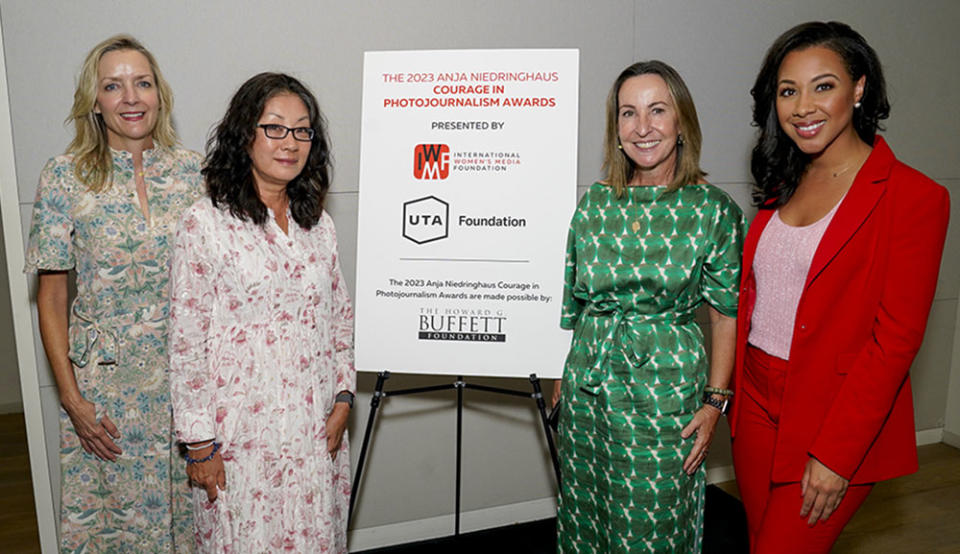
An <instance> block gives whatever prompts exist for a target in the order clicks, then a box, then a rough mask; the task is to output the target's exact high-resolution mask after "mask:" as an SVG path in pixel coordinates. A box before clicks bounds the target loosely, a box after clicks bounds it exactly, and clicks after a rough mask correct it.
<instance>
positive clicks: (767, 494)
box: [733, 346, 873, 554]
mask: <svg viewBox="0 0 960 554" xmlns="http://www.w3.org/2000/svg"><path fill="white" fill-rule="evenodd" d="M785 378H786V361H784V360H782V359H780V358H777V357H774V356H771V355H769V354H767V353H766V352H764V351H762V350H760V349H758V348H754V347H753V346H748V348H747V357H746V364H745V368H744V372H743V382H742V383H741V384H740V386H739V390H738V391H737V398H736V401H737V402H740V403H741V405H740V416H739V419H738V420H737V429H736V433H735V435H736V438H734V440H733V467H734V470H735V471H736V473H737V486H738V487H739V489H740V497H741V499H742V500H743V507H744V510H745V511H746V512H747V527H748V528H749V531H750V552H751V553H753V554H766V553H768V552H770V553H773V552H775V553H788V552H797V553H804V554H808V553H815V552H829V551H830V548H831V547H832V546H833V543H834V542H836V540H837V537H838V536H839V535H840V532H841V531H842V530H843V527H844V526H845V525H846V524H847V522H849V521H850V518H852V517H853V514H854V513H855V512H856V511H857V509H858V508H860V505H861V504H863V501H864V500H866V498H867V495H868V494H869V493H870V490H871V489H873V484H864V485H851V486H850V487H848V488H847V492H846V494H845V495H844V497H843V499H842V500H841V501H840V505H839V506H838V507H837V509H836V510H835V511H834V512H833V513H832V514H831V515H830V517H829V518H828V519H827V520H826V521H818V522H817V523H816V524H814V525H813V526H812V527H811V526H809V525H807V518H806V517H801V516H800V508H801V506H802V504H803V495H802V494H801V493H800V483H799V482H792V483H774V482H772V481H771V479H770V477H771V472H772V469H773V449H774V444H775V442H776V438H777V426H778V424H779V421H780V410H781V406H782V404H783V385H784V381H785ZM811 394H815V391H811Z"/></svg>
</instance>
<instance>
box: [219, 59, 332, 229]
mask: <svg viewBox="0 0 960 554" xmlns="http://www.w3.org/2000/svg"><path fill="white" fill-rule="evenodd" d="M278 94H295V95H297V96H298V97H299V98H300V100H302V101H303V103H304V105H305V106H306V107H307V112H308V113H309V115H310V127H312V128H313V132H314V137H313V141H312V142H311V144H310V154H309V156H308V157H307V162H306V165H304V167H303V171H301V172H300V174H299V175H297V176H296V177H295V178H294V179H293V180H292V181H290V182H289V183H288V184H287V197H288V198H289V201H290V213H291V215H292V216H293V220H294V221H296V222H297V224H298V225H299V226H300V227H302V228H304V229H310V228H311V227H313V226H314V225H316V223H317V221H319V219H320V215H321V214H322V212H323V200H324V198H325V197H326V194H327V190H328V189H329V188H330V172H331V166H330V165H331V159H330V141H329V139H328V138H327V132H326V122H325V121H324V118H323V114H322V113H320V108H319V106H318V105H317V100H316V98H314V97H313V94H312V93H311V92H310V90H309V89H308V88H307V87H306V86H304V84H303V83H301V82H300V81H298V80H297V79H295V78H293V77H291V76H289V75H285V74H283V73H260V74H258V75H254V76H253V77H251V78H250V79H248V80H247V82H245V83H243V85H241V86H240V88H239V89H238V90H237V92H236V94H234V95H233V99H231V100H230V106H229V107H228V108H227V113H226V114H225V115H224V116H223V119H222V120H221V121H220V123H219V124H217V126H216V128H215V129H214V131H213V133H212V134H211V135H210V138H209V139H208V140H207V155H206V158H205V159H204V162H203V169H202V170H201V173H202V174H203V177H204V179H205V180H206V183H207V192H208V193H209V194H210V200H211V201H212V202H213V205H214V206H217V207H226V208H227V209H229V210H230V213H231V214H232V215H233V216H234V217H236V218H238V219H241V220H244V221H246V220H247V219H250V220H251V221H253V222H254V223H257V224H258V225H263V224H264V223H265V222H266V221H267V207H266V206H265V205H264V204H263V202H262V201H261V200H260V197H259V196H258V195H257V188H256V186H255V184H254V181H253V171H252V169H251V160H250V155H249V153H248V149H249V148H250V145H251V144H252V143H253V139H254V138H255V133H256V132H257V121H259V119H260V116H261V114H262V113H263V108H264V105H265V104H266V103H267V101H268V100H270V99H271V98H273V97H274V96H277V95H278Z"/></svg>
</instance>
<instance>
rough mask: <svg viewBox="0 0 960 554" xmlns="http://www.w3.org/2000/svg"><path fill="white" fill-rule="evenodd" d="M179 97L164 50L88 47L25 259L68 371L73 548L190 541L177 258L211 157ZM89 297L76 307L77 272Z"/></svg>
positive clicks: (45, 328)
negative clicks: (191, 142) (171, 275)
mask: <svg viewBox="0 0 960 554" xmlns="http://www.w3.org/2000/svg"><path fill="white" fill-rule="evenodd" d="M172 107H173V97H172V94H171V92H170V88H169V86H168V85H167V83H166V82H165V81H164V79H163V76H162V75H161V74H160V70H159V68H158V67H157V64H156V61H155V60H154V58H153V56H152V55H151V54H150V52H148V51H147V50H146V49H145V48H144V47H143V46H142V45H141V44H140V43H139V42H137V41H136V40H135V39H133V38H132V37H129V36H125V35H118V36H114V37H111V38H109V39H107V40H105V41H103V42H101V43H100V44H98V45H97V46H96V47H94V49H93V50H92V51H91V52H90V53H89V54H88V55H87V58H86V61H85V62H84V64H83V67H82V69H81V72H80V76H79V79H78V85H77V90H76V93H75V95H74V105H73V110H72V113H71V117H70V120H72V122H73V124H74V126H75V128H76V136H75V137H74V139H73V142H72V143H71V144H70V146H69V147H68V148H67V152H66V154H64V155H62V156H57V157H55V158H53V159H51V160H50V161H49V162H48V163H47V165H46V167H44V169H43V171H42V173H41V175H40V184H39V187H38V189H37V196H36V201H35V203H34V209H33V223H32V226H31V228H30V244H29V247H28V250H27V255H26V270H27V271H36V272H38V273H39V285H38V289H37V311H38V313H39V319H40V334H41V337H42V339H43V345H44V348H45V350H46V353H47V358H48V360H49V362H50V367H51V369H52V370H53V374H54V377H55V378H56V381H57V387H58V389H59V394H60V402H61V405H62V408H63V409H62V410H61V412H60V430H61V432H60V445H61V451H60V459H61V471H62V473H61V490H60V492H61V502H60V546H61V551H63V552H173V551H177V552H187V551H192V545H193V541H192V536H191V531H192V516H191V510H190V505H189V500H188V495H189V488H188V485H187V479H186V474H185V473H184V470H183V462H182V459H181V458H180V455H179V451H178V450H177V449H176V448H174V441H173V433H172V420H171V408H170V388H169V381H168V377H167V376H168V369H167V349H166V342H167V340H166V335H167V315H168V312H169V309H168V305H169V302H168V293H167V283H168V266H169V255H170V248H169V246H170V244H171V242H172V238H173V233H174V230H175V227H176V223H177V220H178V219H179V217H180V214H181V212H182V211H183V210H184V209H186V208H187V207H188V206H189V205H190V204H192V203H193V202H194V201H195V200H196V199H197V198H198V197H199V196H200V195H201V193H202V188H201V180H200V161H201V160H200V156H199V154H197V153H195V152H190V151H187V150H183V149H181V148H178V147H176V142H177V138H176V134H175V133H174V130H173V127H172V122H171V117H170V111H171V109H172ZM70 271H75V272H76V286H77V296H76V299H75V300H74V301H73V304H72V305H70V306H69V308H68V292H67V289H68V287H67V281H68V273H69V272H70Z"/></svg>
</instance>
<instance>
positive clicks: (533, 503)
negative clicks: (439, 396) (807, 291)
mask: <svg viewBox="0 0 960 554" xmlns="http://www.w3.org/2000/svg"><path fill="white" fill-rule="evenodd" d="M938 442H945V443H947V444H949V445H951V446H955V447H957V448H960V435H957V434H954V433H951V432H949V431H944V430H943V428H942V427H940V428H936V429H924V430H923V431H917V446H923V445H927V444H935V443H938ZM734 478H735V475H734V472H733V466H732V465H725V466H720V467H711V468H708V469H707V483H722V482H724V481H732V480H734ZM556 515H557V499H556V498H554V497H550V498H541V499H538V500H530V501H528V502H518V503H516V504H508V505H505V506H495V507H492V508H484V509H482V510H473V511H469V512H463V513H461V514H460V532H461V533H470V532H473V531H481V530H483V529H490V528H493V527H500V526H503V525H511V524H514V523H525V522H528V521H537V520H541V519H547V518H551V517H554V516H556ZM453 525H454V518H453V514H446V515H442V516H437V517H431V518H426V519H418V520H414V521H403V522H400V523H391V524H388V525H379V526H377V527H367V528H364V529H354V530H353V531H351V532H350V551H351V552H356V551H358V550H368V549H371V548H381V547H384V546H391V545H395V544H404V543H409V542H417V541H424V540H428V539H435V538H438V537H446V536H449V535H452V534H453Z"/></svg>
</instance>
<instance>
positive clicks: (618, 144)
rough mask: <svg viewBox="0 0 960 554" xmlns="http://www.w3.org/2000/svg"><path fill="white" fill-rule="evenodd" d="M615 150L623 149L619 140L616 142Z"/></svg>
mask: <svg viewBox="0 0 960 554" xmlns="http://www.w3.org/2000/svg"><path fill="white" fill-rule="evenodd" d="M617 150H623V145H622V144H620V143H619V142H618V143H617Z"/></svg>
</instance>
